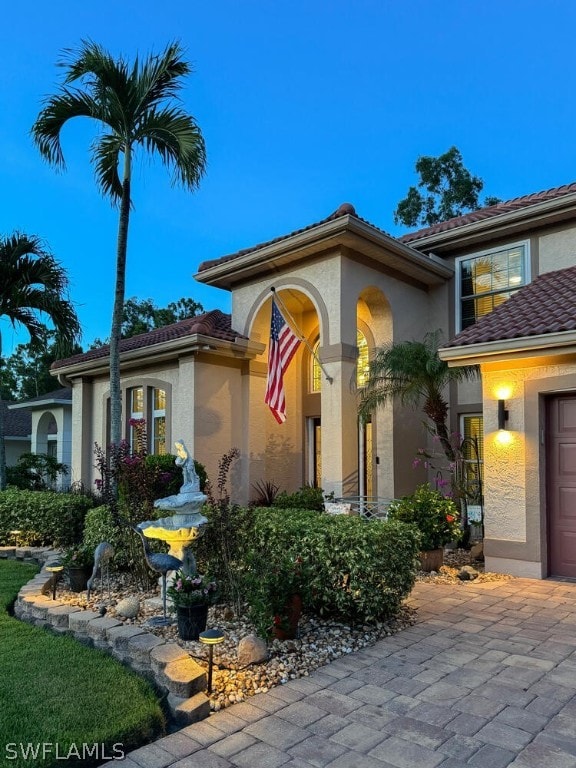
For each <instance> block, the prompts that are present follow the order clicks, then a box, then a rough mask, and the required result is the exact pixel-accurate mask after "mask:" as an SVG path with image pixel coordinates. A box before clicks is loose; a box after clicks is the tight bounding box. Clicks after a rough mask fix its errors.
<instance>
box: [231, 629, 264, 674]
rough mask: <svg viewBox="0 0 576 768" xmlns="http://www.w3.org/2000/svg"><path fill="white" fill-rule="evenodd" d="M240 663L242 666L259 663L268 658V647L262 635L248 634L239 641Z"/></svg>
mask: <svg viewBox="0 0 576 768" xmlns="http://www.w3.org/2000/svg"><path fill="white" fill-rule="evenodd" d="M237 653H238V663H239V664H242V666H248V664H258V663H259V662H261V661H266V659H267V658H268V647H267V646H266V643H265V642H264V640H262V638H261V637H257V636H256V635H247V636H246V637H243V638H242V640H240V642H239V643H238V652H237Z"/></svg>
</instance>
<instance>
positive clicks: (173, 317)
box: [90, 296, 204, 349]
mask: <svg viewBox="0 0 576 768" xmlns="http://www.w3.org/2000/svg"><path fill="white" fill-rule="evenodd" d="M202 312H204V307H203V306H202V304H199V303H198V302H197V301H194V299H178V301H173V302H171V303H170V304H168V306H167V307H160V308H159V307H157V306H156V305H155V304H154V302H153V301H152V299H138V298H136V296H132V298H131V299H126V301H125V302H124V314H123V316H122V317H123V319H122V338H123V339H129V338H131V337H132V336H137V335H138V334H139V333H148V331H153V330H154V329H155V328H163V327H164V326H165V325H171V324H172V323H178V322H179V321H180V320H186V318H188V317H196V315H200V314H202ZM108 343H109V340H106V341H103V340H102V339H99V338H96V339H94V341H93V342H92V344H91V345H90V349H98V347H102V346H104V344H108Z"/></svg>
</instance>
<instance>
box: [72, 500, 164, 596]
mask: <svg viewBox="0 0 576 768" xmlns="http://www.w3.org/2000/svg"><path fill="white" fill-rule="evenodd" d="M157 512H158V513H160V512H161V510H157ZM162 514H165V513H164V512H162ZM157 516H159V515H157ZM102 541H107V542H108V544H111V545H112V546H113V547H114V557H113V558H112V565H113V567H114V568H115V569H117V570H120V571H135V570H137V569H138V570H141V571H142V574H141V575H142V577H143V579H144V582H146V581H147V573H148V568H147V566H146V563H145V561H144V552H143V549H142V542H141V540H140V538H139V537H138V536H137V534H136V533H134V531H133V530H132V529H131V528H128V526H126V525H117V524H116V523H115V522H114V520H113V519H112V514H111V512H110V509H109V507H107V506H105V505H102V506H100V507H96V508H95V509H91V510H90V511H89V512H88V514H87V515H86V520H85V522H84V539H83V543H84V546H85V547H87V548H88V549H89V550H90V551H91V552H93V551H94V550H95V549H96V547H97V546H98V544H100V543H101V542H102ZM149 541H150V550H151V551H152V552H166V551H167V545H166V544H165V543H164V542H161V541H156V540H154V539H150V540H149ZM156 575H158V574H156Z"/></svg>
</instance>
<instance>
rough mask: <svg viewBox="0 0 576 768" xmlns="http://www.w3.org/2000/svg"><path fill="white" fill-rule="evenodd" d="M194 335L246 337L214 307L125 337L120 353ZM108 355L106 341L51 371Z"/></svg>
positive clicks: (60, 363)
mask: <svg viewBox="0 0 576 768" xmlns="http://www.w3.org/2000/svg"><path fill="white" fill-rule="evenodd" d="M195 334H202V335H204V336H210V337H212V338H213V339H222V340H224V341H235V340H236V339H246V338H247V337H246V336H243V335H242V334H241V333H238V332H237V331H235V330H234V329H233V328H232V325H231V317H230V315H228V314H226V313H224V312H221V311H220V310H219V309H213V310H212V311H210V312H204V314H202V315H197V316H196V317H189V318H187V319H186V320H180V322H178V323H173V324H172V325H165V326H163V327H162V328H155V329H154V330H153V331H149V332H148V333H141V334H139V335H138V336H131V337H130V338H129V339H122V340H121V342H120V354H122V353H123V352H130V351H132V350H135V349H143V348H144V347H151V346H153V345H155V344H162V343H163V342H166V341H173V340H175V339H182V338H185V337H186V336H194V335H195ZM109 354H110V346H109V345H108V344H106V345H104V346H103V347H98V349H91V350H89V351H88V352H84V353H82V354H80V355H74V356H73V357H68V358H66V359H65V360H57V361H56V362H55V363H52V370H57V369H58V368H63V367H64V366H67V365H72V364H74V363H83V362H89V361H90V360H99V359H101V358H105V357H108V355H109Z"/></svg>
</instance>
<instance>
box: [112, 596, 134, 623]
mask: <svg viewBox="0 0 576 768" xmlns="http://www.w3.org/2000/svg"><path fill="white" fill-rule="evenodd" d="M139 611H140V600H138V598H137V597H134V596H129V597H125V598H124V599H123V600H120V602H119V603H118V605H117V606H116V613H117V614H118V615H119V616H124V617H125V618H127V619H135V618H136V616H138V613H139Z"/></svg>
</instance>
